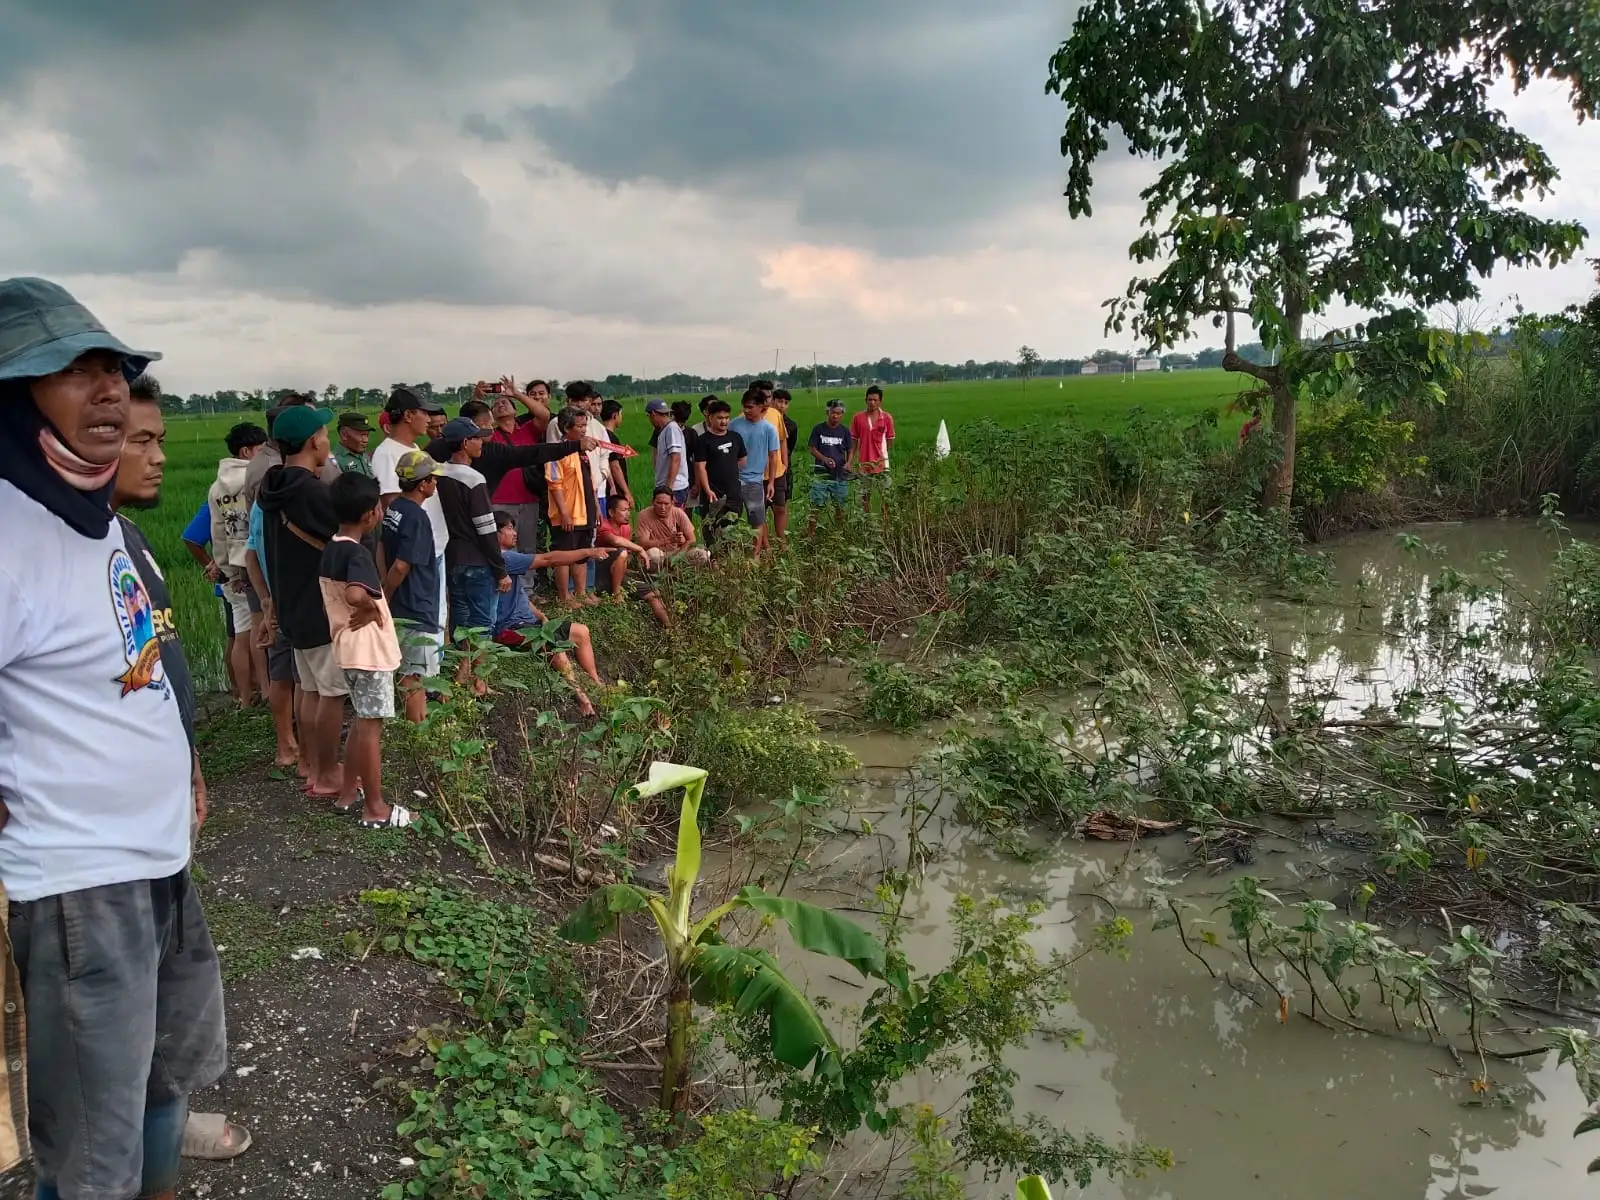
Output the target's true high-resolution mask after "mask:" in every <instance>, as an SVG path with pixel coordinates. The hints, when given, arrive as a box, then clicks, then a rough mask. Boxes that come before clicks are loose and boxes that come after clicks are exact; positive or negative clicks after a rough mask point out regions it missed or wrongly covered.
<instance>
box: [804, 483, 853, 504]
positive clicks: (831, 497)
mask: <svg viewBox="0 0 1600 1200" xmlns="http://www.w3.org/2000/svg"><path fill="white" fill-rule="evenodd" d="M849 499H850V483H849V481H848V480H844V479H814V480H812V481H811V503H813V504H815V505H818V506H822V505H827V504H844V503H846V502H847V501H848V500H849Z"/></svg>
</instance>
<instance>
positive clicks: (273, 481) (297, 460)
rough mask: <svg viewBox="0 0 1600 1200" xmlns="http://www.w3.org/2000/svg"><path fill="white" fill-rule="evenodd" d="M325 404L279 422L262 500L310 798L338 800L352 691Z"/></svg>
mask: <svg viewBox="0 0 1600 1200" xmlns="http://www.w3.org/2000/svg"><path fill="white" fill-rule="evenodd" d="M332 421H333V413H332V412H331V411H329V410H328V409H326V408H305V407H302V406H298V405H297V406H295V407H294V408H290V409H286V410H285V411H283V412H282V413H280V414H279V415H278V419H277V420H276V421H274V422H273V425H272V436H273V438H274V440H275V441H276V442H277V443H278V449H279V451H280V452H281V453H282V454H283V463H282V465H280V466H276V467H273V468H272V470H270V471H268V472H267V477H266V479H265V480H263V481H262V484H261V494H260V495H259V496H258V497H257V498H256V503H257V504H259V505H260V506H261V520H262V533H263V540H264V542H265V549H266V559H267V561H266V568H267V569H266V578H267V581H268V584H269V586H270V587H271V588H272V603H271V605H270V606H269V605H263V606H262V610H263V613H264V614H266V615H268V619H269V620H270V621H271V622H272V623H273V624H275V625H276V627H277V629H278V631H280V632H282V634H283V636H284V637H285V638H287V639H288V641H289V645H290V647H291V648H293V650H294V666H295V673H296V674H297V675H298V677H299V679H300V691H301V693H302V695H303V700H302V710H301V712H302V719H301V728H300V749H301V753H302V755H303V757H304V761H305V766H306V771H307V777H306V783H305V792H306V794H307V795H308V796H312V797H316V798H319V799H327V800H331V799H334V798H336V797H337V796H338V795H339V794H340V791H341V789H342V787H343V784H344V777H343V775H342V773H341V771H340V767H339V734H340V732H341V728H342V726H343V722H344V698H345V697H346V696H347V695H349V694H350V689H349V687H348V686H347V685H346V683H345V677H344V671H343V669H341V668H340V666H339V664H338V662H337V661H336V660H335V658H334V653H333V633H332V631H331V630H330V629H329V627H328V614H327V612H326V610H324V608H323V606H322V585H321V582H320V579H321V574H322V549H323V547H324V546H325V545H326V544H327V542H328V539H329V538H331V537H332V536H333V535H334V534H335V533H337V532H338V531H339V520H338V517H337V516H336V515H335V514H334V510H333V497H332V496H331V495H330V494H329V491H328V485H327V484H325V483H323V482H321V481H320V480H319V479H318V478H317V476H318V474H319V473H320V472H321V470H322V467H323V465H324V464H325V463H326V462H327V461H328V455H329V454H330V453H331V452H332V451H331V448H330V445H329V442H328V426H329V424H331V423H332Z"/></svg>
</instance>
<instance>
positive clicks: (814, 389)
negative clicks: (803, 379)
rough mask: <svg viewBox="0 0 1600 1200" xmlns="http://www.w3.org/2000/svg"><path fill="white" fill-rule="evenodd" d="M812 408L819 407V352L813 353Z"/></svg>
mask: <svg viewBox="0 0 1600 1200" xmlns="http://www.w3.org/2000/svg"><path fill="white" fill-rule="evenodd" d="M811 407H812V408H816V407H817V352H816V351H815V350H813V351H812V352H811Z"/></svg>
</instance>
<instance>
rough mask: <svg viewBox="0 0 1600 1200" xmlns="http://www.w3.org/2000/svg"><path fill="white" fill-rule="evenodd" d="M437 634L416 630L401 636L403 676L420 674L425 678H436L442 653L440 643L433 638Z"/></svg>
mask: <svg viewBox="0 0 1600 1200" xmlns="http://www.w3.org/2000/svg"><path fill="white" fill-rule="evenodd" d="M436 636H437V635H436V634H432V633H418V632H416V631H415V630H413V631H411V632H410V634H409V636H406V635H402V636H401V638H400V671H399V674H400V675H401V677H402V678H403V677H405V676H407V675H420V676H421V677H422V678H423V679H434V678H436V677H437V676H438V674H439V660H440V658H441V654H440V651H439V643H438V642H436V641H434V640H433V639H434V638H435V637H436Z"/></svg>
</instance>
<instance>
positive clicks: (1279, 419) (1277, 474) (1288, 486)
mask: <svg viewBox="0 0 1600 1200" xmlns="http://www.w3.org/2000/svg"><path fill="white" fill-rule="evenodd" d="M1296 407H1297V406H1296V404H1295V395H1294V393H1293V392H1292V391H1290V390H1289V388H1288V387H1287V386H1286V385H1285V384H1284V382H1283V381H1282V379H1279V380H1278V381H1276V382H1275V383H1273V384H1272V432H1273V434H1274V435H1275V436H1276V437H1277V439H1278V442H1279V444H1280V445H1281V446H1282V447H1283V457H1282V458H1281V459H1279V460H1278V465H1277V466H1276V467H1274V468H1273V470H1272V474H1271V475H1269V476H1268V477H1267V482H1266V485H1265V486H1264V487H1263V488H1262V489H1261V507H1262V508H1263V509H1265V510H1267V511H1271V510H1272V509H1274V508H1284V509H1286V508H1288V507H1289V502H1290V501H1291V500H1293V499H1294V441H1295V424H1296V417H1297V415H1298V414H1297V413H1296V411H1295V409H1296Z"/></svg>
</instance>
